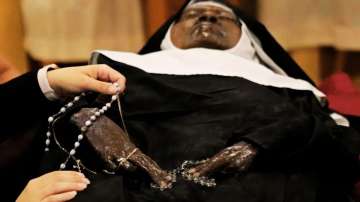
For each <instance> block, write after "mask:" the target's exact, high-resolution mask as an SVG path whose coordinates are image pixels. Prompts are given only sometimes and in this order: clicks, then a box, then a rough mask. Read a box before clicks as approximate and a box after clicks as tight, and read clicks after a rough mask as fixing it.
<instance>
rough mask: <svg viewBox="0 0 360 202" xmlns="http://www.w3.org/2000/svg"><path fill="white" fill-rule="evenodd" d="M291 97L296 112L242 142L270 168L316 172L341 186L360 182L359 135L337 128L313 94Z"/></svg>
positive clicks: (280, 117)
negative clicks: (341, 184)
mask: <svg viewBox="0 0 360 202" xmlns="http://www.w3.org/2000/svg"><path fill="white" fill-rule="evenodd" d="M288 93H289V95H288V96H289V99H290V100H291V101H292V105H293V106H294V107H295V109H290V110H289V109H287V110H288V111H289V113H288V112H286V113H282V115H283V116H280V114H279V117H278V118H275V119H273V120H275V121H273V122H269V123H268V124H264V125H263V126H261V127H258V128H257V129H256V130H253V131H251V132H249V133H248V134H247V135H245V136H243V140H245V141H248V142H250V143H252V144H254V145H256V146H257V147H258V148H259V152H260V153H259V155H260V158H263V160H264V162H266V164H268V165H269V163H270V164H272V165H274V166H279V165H281V166H285V167H288V168H289V167H292V169H294V167H293V166H295V167H297V168H296V169H308V168H311V169H313V168H315V169H317V170H319V171H321V172H320V173H322V174H323V175H324V176H332V179H333V180H335V181H336V180H338V181H339V182H344V181H347V182H349V181H351V182H354V180H356V179H359V174H360V173H359V168H360V167H359V159H358V155H359V153H360V135H359V134H358V133H357V132H356V131H355V130H354V129H352V128H349V127H343V126H339V125H337V124H336V123H335V122H334V121H333V120H332V119H331V117H330V116H329V113H330V111H329V110H328V109H327V108H326V107H321V106H320V104H319V102H318V101H317V100H316V98H315V97H314V96H313V95H312V94H311V93H309V94H307V93H305V92H296V91H293V92H291V91H289V92H288ZM238 132H244V131H238Z"/></svg>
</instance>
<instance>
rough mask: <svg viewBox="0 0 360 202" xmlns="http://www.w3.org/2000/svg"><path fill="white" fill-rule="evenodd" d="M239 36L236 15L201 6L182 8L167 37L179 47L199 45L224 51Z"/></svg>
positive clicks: (185, 47)
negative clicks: (179, 16) (182, 10)
mask: <svg viewBox="0 0 360 202" xmlns="http://www.w3.org/2000/svg"><path fill="white" fill-rule="evenodd" d="M240 36H241V29H240V25H239V21H238V19H237V17H236V16H235V15H234V14H233V13H231V12H229V11H227V10H224V9H223V8H220V7H216V6H211V5H204V6H198V7H194V8H191V7H190V8H188V9H186V10H185V11H184V12H183V14H182V16H181V18H180V19H179V21H178V22H177V23H176V24H174V26H173V27H172V30H171V40H172V42H173V43H174V45H175V46H176V47H178V48H181V49H188V48H195V47H203V48H212V49H220V50H225V49H229V48H232V47H234V46H235V45H236V44H237V42H238V41H239V39H240Z"/></svg>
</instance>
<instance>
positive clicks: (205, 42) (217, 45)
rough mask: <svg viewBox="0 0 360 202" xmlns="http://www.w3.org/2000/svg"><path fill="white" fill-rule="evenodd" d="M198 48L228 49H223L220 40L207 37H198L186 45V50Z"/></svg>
mask: <svg viewBox="0 0 360 202" xmlns="http://www.w3.org/2000/svg"><path fill="white" fill-rule="evenodd" d="M199 47H201V48H210V49H218V50H225V49H228V47H225V46H224V44H223V43H221V41H220V40H218V39H215V38H209V37H199V38H197V39H196V40H194V41H193V42H192V43H191V44H189V45H188V48H199Z"/></svg>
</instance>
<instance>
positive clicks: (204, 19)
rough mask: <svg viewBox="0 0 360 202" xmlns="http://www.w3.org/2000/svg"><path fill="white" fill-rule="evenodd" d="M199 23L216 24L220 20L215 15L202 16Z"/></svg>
mask: <svg viewBox="0 0 360 202" xmlns="http://www.w3.org/2000/svg"><path fill="white" fill-rule="evenodd" d="M199 21H200V22H211V23H216V22H217V21H218V19H217V17H216V16H215V15H209V14H204V15H201V16H200V18H199Z"/></svg>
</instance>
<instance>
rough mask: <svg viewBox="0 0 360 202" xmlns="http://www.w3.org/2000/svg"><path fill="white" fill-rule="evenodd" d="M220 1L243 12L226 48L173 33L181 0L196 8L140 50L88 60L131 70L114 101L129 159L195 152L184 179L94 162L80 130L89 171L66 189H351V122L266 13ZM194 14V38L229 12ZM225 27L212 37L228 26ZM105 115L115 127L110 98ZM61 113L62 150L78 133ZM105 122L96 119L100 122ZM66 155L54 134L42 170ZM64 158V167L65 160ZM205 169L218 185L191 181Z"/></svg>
mask: <svg viewBox="0 0 360 202" xmlns="http://www.w3.org/2000/svg"><path fill="white" fill-rule="evenodd" d="M216 2H217V1H211V2H210V3H209V2H208V1H206V2H205V4H207V5H206V6H210V8H215V7H216V8H217V9H219V8H221V9H224V10H227V11H228V12H234V13H236V15H237V17H238V18H240V20H239V21H238V22H236V23H237V24H238V26H240V27H241V33H240V34H239V38H238V39H237V40H235V39H236V37H235V39H229V40H228V41H226V42H225V43H229V44H233V45H232V46H230V48H229V47H228V48H226V46H225V47H221V46H220V45H217V44H216V43H215V45H214V43H206V45H204V46H202V48H197V47H198V46H197V47H190V46H188V47H187V46H186V44H187V42H186V40H185V41H177V40H174V39H172V38H174V35H175V36H176V34H177V33H176V32H177V31H179V30H176V29H182V28H181V27H180V28H179V27H177V28H176V26H175V24H173V23H174V22H176V23H181V21H182V20H184V19H182V18H186V17H189V18H190V17H191V16H196V15H197V14H196V12H197V11H198V9H201V8H202V7H201V6H204V4H203V3H204V2H202V3H198V2H197V3H195V4H192V6H191V5H190V6H189V5H186V6H185V7H184V8H183V9H185V12H184V13H186V12H189V9H195V10H194V11H191V10H190V11H191V12H192V13H191V12H190V13H187V15H189V16H186V15H185V17H184V15H182V14H183V10H181V11H180V12H179V13H178V14H177V15H176V16H175V17H174V18H173V19H170V20H169V21H168V22H167V23H166V24H165V25H164V26H163V27H162V28H161V29H160V30H159V32H157V33H156V34H155V35H154V36H153V37H152V38H151V39H150V41H149V43H148V44H147V45H146V46H145V47H144V49H143V50H142V51H141V52H140V54H139V55H138V54H132V53H123V52H111V51H97V52H95V53H94V54H93V57H92V62H93V63H105V64H108V65H110V66H111V67H113V68H115V69H116V70H118V71H119V72H121V73H122V74H124V75H125V76H126V78H127V89H126V93H125V95H123V96H122V98H121V101H122V109H123V115H124V119H125V124H126V128H127V131H128V133H129V136H130V140H131V142H132V143H134V145H136V147H137V150H134V149H130V151H133V152H132V153H131V152H130V154H129V155H128V156H127V160H130V162H131V163H133V164H135V165H136V163H134V161H136V160H133V159H131V156H132V155H134V153H136V152H137V151H142V152H143V153H144V154H146V155H147V156H148V157H149V158H151V160H153V161H154V162H156V164H157V165H158V166H159V169H161V170H162V171H164V172H167V171H172V170H174V169H179V167H181V165H182V164H183V163H184V162H185V161H188V160H191V161H201V162H199V163H198V164H196V165H190V166H189V168H186V169H185V170H183V171H185V172H186V174H187V175H188V176H190V178H191V180H189V179H186V177H184V176H182V175H181V174H179V173H177V174H178V176H177V179H176V182H174V181H175V180H173V179H171V180H170V181H171V183H169V184H171V186H167V187H166V188H165V189H164V190H160V189H157V188H154V187H152V186H150V184H151V183H152V182H153V181H154V176H153V175H151V173H152V172H154V171H153V170H151V169H149V170H147V171H145V170H146V169H145V170H143V169H139V167H138V168H137V169H135V170H134V169H130V170H127V169H122V168H120V169H118V170H117V171H116V172H115V174H109V173H107V172H102V170H103V169H104V168H105V166H104V163H103V161H102V160H101V157H99V155H97V153H96V152H95V151H94V147H93V146H94V144H91V140H86V141H84V142H83V143H82V144H81V145H80V147H79V148H78V150H77V152H76V157H77V158H78V159H80V160H82V163H84V164H85V165H86V166H87V167H88V168H90V169H94V170H96V171H97V174H93V173H91V172H88V171H86V170H85V171H84V172H85V173H86V175H87V177H89V178H90V179H91V181H92V184H91V185H89V187H88V189H86V190H85V191H84V192H82V193H79V194H78V196H77V197H76V198H75V200H74V201H90V202H91V201H107V202H112V201H114V202H115V201H136V202H143V201H247V202H250V201H251V202H252V201H294V202H295V201H306V202H310V201H348V200H350V198H349V197H350V195H351V187H352V183H353V182H354V181H355V180H356V179H357V176H358V173H357V172H358V170H357V169H358V162H357V159H356V155H357V154H358V150H359V149H360V148H359V147H356V145H359V144H358V143H359V142H356V141H355V140H356V139H358V138H357V134H356V133H355V132H353V131H352V130H351V129H350V128H348V127H346V126H340V125H339V124H342V125H344V124H345V125H346V120H344V119H343V118H341V117H340V118H338V119H336V120H335V119H333V118H331V116H330V112H329V111H328V110H327V108H326V106H325V104H324V100H325V99H326V98H325V97H324V95H323V94H322V93H321V92H320V91H318V90H317V89H316V88H315V87H314V86H313V84H312V82H311V80H310V79H309V78H308V77H307V76H306V75H305V74H304V73H303V71H302V70H301V69H300V68H299V67H298V66H297V65H296V64H295V63H294V62H293V61H292V60H291V58H290V57H289V56H288V55H287V54H286V53H285V52H284V50H283V49H281V47H280V46H279V45H278V44H277V43H276V41H275V40H274V39H273V38H272V37H271V36H270V35H269V34H268V32H267V31H266V29H265V28H264V27H263V26H262V25H260V24H259V23H258V22H255V21H253V20H251V19H248V18H247V17H246V16H243V15H242V14H241V13H240V11H238V10H236V9H233V10H231V9H229V8H228V7H225V5H224V4H223V3H220V4H218V3H216ZM210 10H211V9H210ZM214 10H215V11H208V12H215V13H216V12H217V10H216V9H214ZM199 15H201V14H199ZM212 15H214V16H212ZM200 18H203V19H202V20H204V24H201V23H200V25H198V27H197V28H196V26H195V28H194V30H193V32H192V34H194V35H196V34H199V35H201V36H199V38H198V39H201V37H205V38H206V37H209V33H210V34H211V32H215V33H216V30H215V31H214V30H212V29H216V27H215V28H211V26H210V24H211V23H214V22H217V20H228V21H233V19H231V17H229V16H226V15H225V14H224V15H223V14H222V13H221V12H219V13H216V14H209V15H206V16H205V17H201V16H200V17H199V19H200ZM213 18H214V19H215V21H214V19H213ZM185 20H188V19H185ZM225 26H226V25H225ZM169 27H170V28H171V27H172V29H174V30H173V31H171V29H169ZM183 28H184V27H183ZM196 30H197V31H196ZM224 30H225V31H224V33H223V32H219V37H221V35H223V36H225V35H226V34H227V33H226V31H227V30H226V27H225V29H224ZM200 32H201V33H200ZM207 32H209V33H207ZM194 35H192V36H194ZM183 37H184V38H186V34H185V35H183ZM210 37H211V36H210ZM232 40H234V41H235V42H236V43H233V41H232ZM214 41H216V36H215V39H214ZM173 42H174V43H173ZM199 43H200V42H199ZM182 45H184V46H183V47H182ZM98 100H99V99H98ZM94 105H97V104H96V103H95V102H90V101H88V102H83V103H81V106H83V107H93V106H94ZM106 116H107V117H109V118H110V119H111V120H112V121H113V122H114V123H116V124H118V125H119V126H121V127H123V126H122V124H121V123H122V120H121V117H120V116H119V112H118V108H117V107H116V106H113V107H112V108H111V109H110V110H109V111H108V112H107V113H106ZM64 120H65V121H63V123H60V125H64V124H65V125H69V126H71V127H66V129H64V128H63V129H61V128H62V127H59V129H58V131H57V136H58V137H59V139H60V141H61V142H62V143H63V145H64V146H65V147H68V149H69V150H70V149H71V147H72V144H73V143H74V141H75V139H76V135H77V133H76V132H75V131H76V129H74V128H72V127H74V125H71V124H69V123H68V121H66V120H67V119H66V118H64ZM60 122H61V121H60ZM110 125H111V124H108V125H106V124H105V125H101V127H103V129H104V130H105V131H106V127H112V126H110ZM97 126H99V125H96V122H95V125H94V127H97ZM104 130H103V131H104ZM99 131H101V130H99ZM60 136H61V137H60ZM109 145H110V142H109ZM111 146H114V144H111ZM131 148H133V147H132V146H131ZM95 150H96V148H95ZM66 157H67V155H64V154H63V153H62V152H61V150H60V149H59V148H58V147H57V146H56V145H53V146H52V147H50V151H49V152H48V153H47V154H45V158H44V160H43V163H42V167H43V171H42V172H48V171H51V170H54V169H58V168H59V165H60V164H61V163H62V162H63V161H64V160H65V159H66ZM204 159H207V160H204ZM202 160H204V161H202ZM72 163H73V162H69V163H68V164H67V165H66V168H67V169H71V168H72V166H73V165H72ZM149 174H150V175H149ZM169 176H171V175H169ZM201 176H205V177H207V178H209V179H210V178H212V179H215V182H216V186H206V184H205V185H204V184H201V183H198V182H196V180H195V179H194V178H196V177H201ZM155 181H156V180H155ZM155 187H156V186H155Z"/></svg>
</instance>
